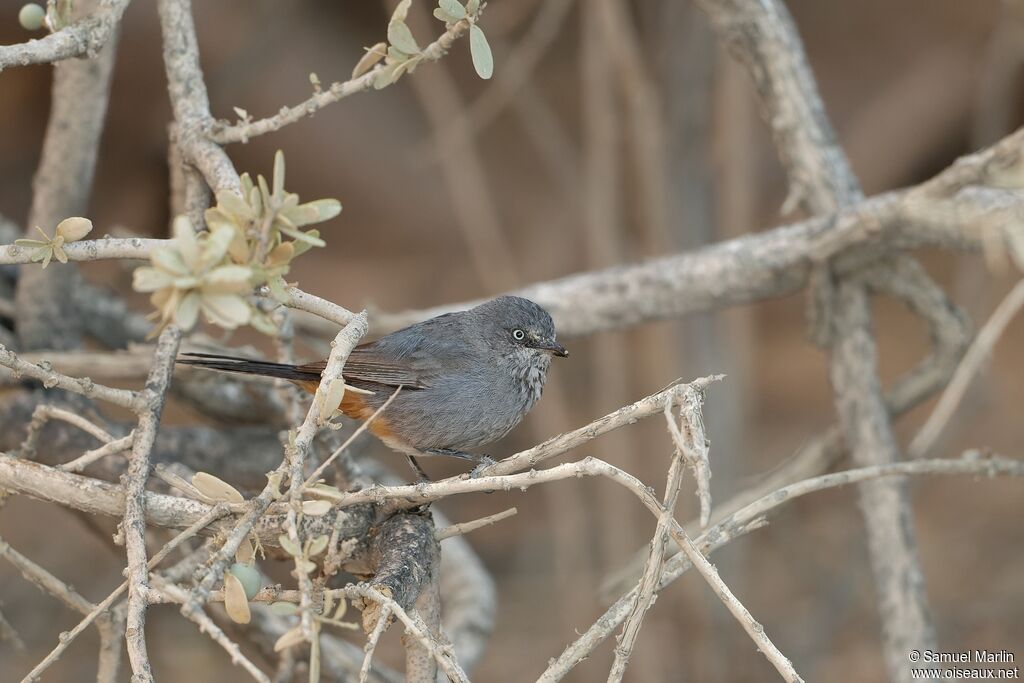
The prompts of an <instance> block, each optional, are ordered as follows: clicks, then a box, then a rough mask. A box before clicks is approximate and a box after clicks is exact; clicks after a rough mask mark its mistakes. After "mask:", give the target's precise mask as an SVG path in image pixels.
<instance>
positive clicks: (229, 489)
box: [192, 472, 245, 503]
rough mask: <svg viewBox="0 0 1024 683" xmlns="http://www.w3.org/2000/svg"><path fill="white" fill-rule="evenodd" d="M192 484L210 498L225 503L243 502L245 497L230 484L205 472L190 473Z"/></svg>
mask: <svg viewBox="0 0 1024 683" xmlns="http://www.w3.org/2000/svg"><path fill="white" fill-rule="evenodd" d="M192 485H193V486H195V487H196V489H197V490H198V491H199V492H200V493H202V494H203V495H204V496H206V497H207V498H209V499H210V500H220V501H224V502H225V503H244V502H245V498H244V497H243V496H242V494H241V493H239V491H238V489H236V488H235V487H234V486H232V485H231V484H229V483H227V482H226V481H224V480H223V479H218V478H217V477H215V476H213V475H212V474H209V473H207V472H196V473H195V474H194V475H192Z"/></svg>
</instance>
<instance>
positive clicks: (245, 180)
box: [238, 173, 255, 197]
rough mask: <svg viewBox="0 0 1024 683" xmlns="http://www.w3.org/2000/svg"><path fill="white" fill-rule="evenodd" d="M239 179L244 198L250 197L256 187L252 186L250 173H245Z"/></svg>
mask: <svg viewBox="0 0 1024 683" xmlns="http://www.w3.org/2000/svg"><path fill="white" fill-rule="evenodd" d="M238 179H239V180H240V181H241V183H242V196H243V197H248V196H249V193H250V192H252V188H253V187H255V185H253V184H252V177H251V176H250V175H249V174H248V173H243V174H242V175H241V176H239V178H238Z"/></svg>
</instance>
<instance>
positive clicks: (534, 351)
mask: <svg viewBox="0 0 1024 683" xmlns="http://www.w3.org/2000/svg"><path fill="white" fill-rule="evenodd" d="M568 355H569V352H568V351H567V350H566V348H565V347H564V346H562V345H561V344H560V343H558V341H557V339H556V334H555V325H554V322H553V321H552V319H551V315H550V314H549V313H548V312H547V311H546V310H544V309H543V308H542V307H541V306H539V305H538V304H536V303H534V302H533V301H531V300H529V299H525V298H523V297H518V296H511V295H506V296H500V297H497V298H495V299H491V300H490V301H486V302H484V303H482V304H480V305H478V306H475V307H474V308H471V309H468V310H465V311H458V312H454V313H445V314H443V315H439V316H437V317H434V318H430V319H428V320H424V321H422V322H419V323H416V324H414V325H410V326H409V327H405V328H403V329H401V330H398V331H396V332H392V333H391V334H388V335H386V336H384V337H381V338H380V339H377V340H375V341H371V342H367V343H364V344H360V345H359V346H356V347H355V348H354V349H353V350H352V352H351V353H350V354H349V357H348V359H347V360H346V361H345V366H344V369H343V371H342V376H343V378H344V380H345V383H346V385H347V386H348V387H354V388H356V389H357V390H361V391H358V392H356V391H346V392H345V394H344V397H343V398H342V401H341V405H340V406H339V409H340V411H341V412H342V413H344V414H345V415H346V416H348V417H350V418H353V419H357V420H367V419H368V418H370V417H371V416H372V415H374V413H375V412H376V411H377V410H378V409H379V408H381V406H383V405H384V404H385V402H386V401H388V399H389V398H391V396H392V394H393V393H394V392H395V391H396V390H397V389H398V388H399V387H401V390H400V391H399V393H398V394H397V395H396V396H394V398H392V400H391V403H390V404H389V405H388V406H387V407H386V408H384V410H383V411H381V413H380V414H379V415H377V416H376V417H375V418H374V419H373V420H372V421H371V422H370V424H369V426H368V430H369V431H370V432H371V433H372V434H373V435H374V436H376V437H377V438H378V439H380V440H381V441H382V442H383V443H384V444H385V445H387V446H388V447H390V448H391V449H393V450H395V451H397V452H399V453H402V454H404V455H405V456H406V457H407V458H408V460H409V464H410V465H411V466H412V467H413V470H414V471H415V472H416V474H417V476H418V477H419V478H420V479H421V480H423V479H428V477H427V476H426V473H425V472H424V471H423V468H422V467H421V466H420V465H419V463H418V462H417V460H416V458H417V457H418V456H450V457H455V458H462V459H464V460H468V461H471V462H473V463H475V464H476V467H474V469H473V472H472V473H471V475H475V473H476V472H478V471H479V470H481V469H482V468H483V467H485V466H486V465H490V464H493V462H494V460H493V459H491V458H490V457H489V456H487V455H483V454H480V453H477V452H476V450H477V449H479V448H480V447H482V446H486V445H488V444H491V443H493V442H495V441H497V440H498V439H501V438H502V437H503V436H505V435H506V434H508V433H509V432H510V431H512V429H513V428H515V427H516V426H517V425H518V424H519V423H520V422H521V421H522V419H523V417H525V416H526V414H527V413H528V412H530V409H531V408H533V406H534V404H535V403H536V402H537V400H538V399H539V398H540V397H541V394H542V392H543V390H544V383H545V381H546V380H547V374H548V368H549V366H550V364H551V358H552V357H554V356H557V357H563V358H564V357H567V356H568ZM182 356H184V357H183V358H179V359H178V362H179V363H181V364H184V365H191V366H196V367H200V368H207V369H212V370H221V371H226V372H236V373H242V374H248V375H261V376H264V377H277V378H281V379H285V380H288V381H290V382H293V383H294V384H297V385H298V386H299V387H301V388H303V389H304V390H306V391H308V392H310V393H313V392H315V391H316V389H317V386H318V385H319V383H320V375H321V373H322V372H323V370H324V367H325V366H326V361H319V362H315V363H308V364H304V365H290V364H286V363H272V362H267V361H259V360H252V359H249V358H242V357H236V356H224V355H216V354H206V353H186V354H182Z"/></svg>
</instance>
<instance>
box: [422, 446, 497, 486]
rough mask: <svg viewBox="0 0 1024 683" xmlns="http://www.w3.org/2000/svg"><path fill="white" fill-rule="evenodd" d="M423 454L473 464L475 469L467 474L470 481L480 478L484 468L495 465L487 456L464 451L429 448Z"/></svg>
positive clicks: (492, 459)
mask: <svg viewBox="0 0 1024 683" xmlns="http://www.w3.org/2000/svg"><path fill="white" fill-rule="evenodd" d="M424 453H427V454H429V455H444V456H447V457H449V458H459V459H460V460H469V461H470V462H475V463H476V467H474V468H473V469H472V470H470V472H469V478H470V479H476V478H477V477H479V476H480V474H481V472H482V471H483V470H484V468H487V467H490V466H491V465H493V464H494V463H495V460H494V458H492V457H491V456H489V455H484V454H483V453H467V452H466V451H457V450H455V449H453V448H430V449H428V450H426V451H424Z"/></svg>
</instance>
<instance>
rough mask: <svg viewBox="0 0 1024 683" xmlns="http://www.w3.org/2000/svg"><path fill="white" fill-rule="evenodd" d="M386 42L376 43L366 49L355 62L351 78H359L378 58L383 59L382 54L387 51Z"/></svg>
mask: <svg viewBox="0 0 1024 683" xmlns="http://www.w3.org/2000/svg"><path fill="white" fill-rule="evenodd" d="M387 49H388V44H387V43H377V44H376V45H374V46H373V47H371V48H370V49H368V50H367V51H366V54H364V55H363V56H362V58H361V59H360V60H359V61H358V62H357V63H356V66H355V68H354V69H352V78H359V77H360V76H362V75H363V74H365V73H366V72H367V71H369V70H370V69H372V68H373V67H374V65H376V64H377V62H379V61H380V60H382V59H384V55H385V54H386V53H387Z"/></svg>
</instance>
